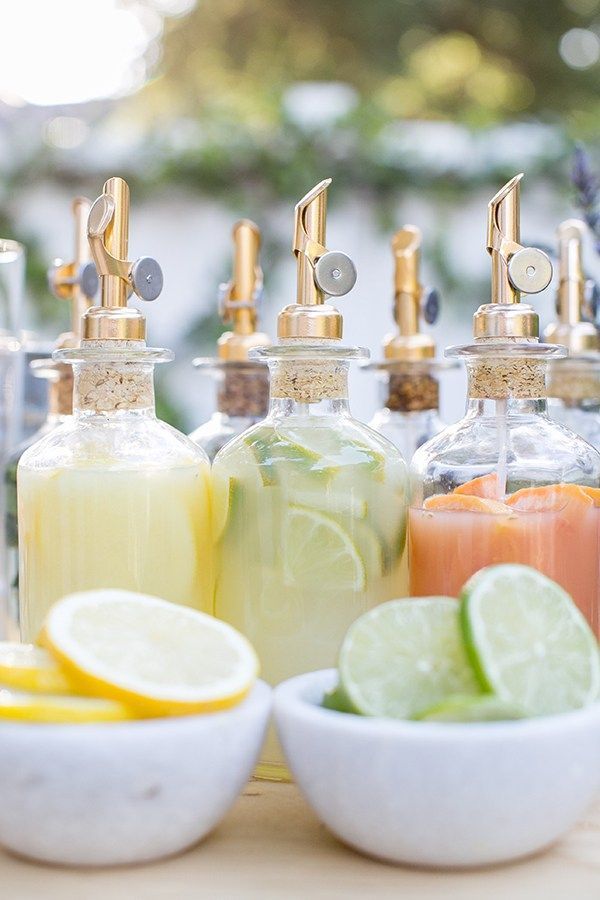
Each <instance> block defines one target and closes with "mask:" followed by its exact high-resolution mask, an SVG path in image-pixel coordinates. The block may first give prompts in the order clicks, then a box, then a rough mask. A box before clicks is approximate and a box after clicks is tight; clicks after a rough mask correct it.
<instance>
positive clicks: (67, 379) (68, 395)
mask: <svg viewBox="0 0 600 900" xmlns="http://www.w3.org/2000/svg"><path fill="white" fill-rule="evenodd" d="M89 211H90V201H89V200H88V199H87V198H85V197H76V198H75V200H74V201H73V204H72V212H73V218H74V225H75V229H74V230H75V255H74V260H73V262H71V263H64V262H63V260H61V259H57V260H55V261H54V263H53V265H52V267H51V268H50V270H49V272H48V280H49V284H50V288H51V290H52V292H53V293H54V295H55V297H57V298H58V299H59V300H67V301H68V302H69V303H70V305H71V331H68V332H66V333H65V334H61V335H60V336H59V338H58V339H57V341H56V347H57V348H59V349H60V348H64V347H74V346H77V345H78V343H79V340H80V337H81V321H82V316H83V315H84V313H85V311H86V310H87V309H88V307H89V306H91V304H92V302H93V298H94V295H95V294H96V292H97V290H98V275H97V273H96V267H95V266H94V263H93V262H92V261H91V258H90V251H89V244H88V240H87V230H86V229H87V217H88V214H89ZM29 369H30V373H31V376H32V377H34V378H37V379H42V380H44V381H45V382H46V383H47V385H48V388H47V414H46V417H45V419H44V421H43V422H42V424H41V425H40V427H39V428H38V429H37V430H36V431H34V432H33V434H29V435H27V436H26V437H25V438H24V440H23V441H22V442H21V443H20V444H19V446H18V447H17V448H16V449H15V450H14V451H13V452H12V453H11V454H10V455H9V457H8V461H7V463H6V467H5V470H4V486H5V491H6V516H5V536H6V551H7V579H8V634H9V636H10V637H11V638H12V639H14V640H17V639H18V635H19V630H20V629H19V540H18V526H17V467H18V464H19V460H20V459H21V456H22V455H23V453H24V452H25V450H27V448H28V447H31V446H32V445H33V444H35V443H36V442H37V441H39V440H41V439H42V438H43V437H45V436H46V435H47V434H50V432H51V431H53V430H54V429H55V428H58V426H59V425H63V424H64V423H66V422H68V421H69V420H70V417H71V414H72V412H73V369H72V367H71V366H69V365H65V364H62V363H56V362H53V361H52V360H51V359H49V358H39V357H38V358H35V359H33V360H32V361H31V362H30V363H29Z"/></svg>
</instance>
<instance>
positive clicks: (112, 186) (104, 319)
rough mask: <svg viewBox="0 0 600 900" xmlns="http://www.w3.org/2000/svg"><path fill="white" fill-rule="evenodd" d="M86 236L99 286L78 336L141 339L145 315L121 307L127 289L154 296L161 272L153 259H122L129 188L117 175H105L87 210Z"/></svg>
mask: <svg viewBox="0 0 600 900" xmlns="http://www.w3.org/2000/svg"><path fill="white" fill-rule="evenodd" d="M87 236H88V240H89V244H90V251H91V254H92V257H93V259H94V262H95V263H96V269H97V271H98V275H99V276H100V282H101V285H102V292H101V305H100V306H94V307H92V308H91V309H88V310H87V312H86V313H85V315H84V317H83V333H82V338H83V340H101V341H105V340H125V341H143V340H145V338H146V319H145V317H144V316H143V315H142V313H141V312H140V311H139V310H137V309H134V308H133V307H129V306H127V301H128V298H129V296H130V295H131V293H132V292H134V293H135V294H136V295H137V296H138V297H139V298H140V300H156V298H157V297H158V296H159V294H160V292H161V291H162V287H163V274H162V270H161V268H160V266H159V264H158V262H157V261H156V260H155V259H152V258H151V257H149V256H142V257H140V258H139V259H137V260H135V261H134V262H130V261H129V260H128V259H127V255H128V241H129V187H128V185H127V182H125V181H124V180H123V179H122V178H109V179H108V181H107V182H106V183H105V185H104V188H103V192H102V194H101V195H100V197H98V199H97V200H95V202H94V203H93V205H92V208H91V209H90V213H89V217H88V223H87Z"/></svg>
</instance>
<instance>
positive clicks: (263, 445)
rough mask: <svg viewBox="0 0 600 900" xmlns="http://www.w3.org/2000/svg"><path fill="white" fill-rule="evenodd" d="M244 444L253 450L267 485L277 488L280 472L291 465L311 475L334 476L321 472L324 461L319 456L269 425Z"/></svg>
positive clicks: (246, 437)
mask: <svg viewBox="0 0 600 900" xmlns="http://www.w3.org/2000/svg"><path fill="white" fill-rule="evenodd" d="M243 440H244V443H245V444H246V445H247V446H248V447H249V448H250V449H251V450H252V452H253V453H254V456H255V457H256V460H257V462H258V463H259V466H260V475H261V478H262V482H263V484H264V485H274V484H277V483H278V482H279V481H280V474H281V472H280V469H281V468H282V467H287V466H288V465H289V464H292V465H293V466H294V467H295V468H296V469H298V470H300V471H306V472H310V473H311V474H315V475H320V476H321V477H323V476H324V475H326V476H327V477H329V475H330V474H331V473H330V472H329V471H328V470H327V469H323V468H321V469H319V468H318V464H319V463H320V461H321V457H320V455H319V453H317V452H316V451H314V450H310V449H309V448H308V447H303V446H302V445H300V444H297V443H295V442H294V441H291V440H289V439H288V438H287V437H286V436H284V435H282V434H280V433H279V432H278V431H276V430H275V429H274V428H272V427H271V426H268V425H260V426H258V427H255V428H253V429H252V430H251V431H249V432H248V433H247V434H246V436H245V437H244V439H243Z"/></svg>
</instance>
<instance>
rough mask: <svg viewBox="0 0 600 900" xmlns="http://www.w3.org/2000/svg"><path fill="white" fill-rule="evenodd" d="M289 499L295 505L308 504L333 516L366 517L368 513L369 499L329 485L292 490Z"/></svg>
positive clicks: (311, 507) (310, 507) (309, 506)
mask: <svg viewBox="0 0 600 900" xmlns="http://www.w3.org/2000/svg"><path fill="white" fill-rule="evenodd" d="M288 500H289V502H290V503H291V504H292V505H293V506H306V507H308V508H309V509H317V510H319V511H320V512H326V513H329V514H330V515H332V516H350V517H351V518H353V519H364V518H366V515H367V501H366V500H365V499H364V498H363V497H358V496H356V494H355V493H354V494H353V493H351V492H350V491H342V490H333V489H332V488H331V487H329V486H325V487H323V486H319V487H312V488H309V487H307V488H306V489H303V488H299V489H293V490H290V491H289V494H288Z"/></svg>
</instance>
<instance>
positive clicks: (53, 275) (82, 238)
mask: <svg viewBox="0 0 600 900" xmlns="http://www.w3.org/2000/svg"><path fill="white" fill-rule="evenodd" d="M90 205H91V204H90V201H89V200H88V199H87V197H76V198H75V200H73V205H72V211H73V218H74V224H75V253H74V258H73V261H72V262H70V263H65V262H64V261H63V260H62V259H55V260H54V263H53V264H52V266H51V267H50V269H49V270H48V283H49V285H50V289H51V291H52V292H53V294H54V296H55V297H58V299H59V300H68V301H70V303H71V331H70V333H67V334H64V335H61V336H60V338H59V340H58V345H59V346H72V345H74V344H77V342H78V341H79V339H80V338H81V324H82V318H83V316H84V314H85V312H86V310H87V309H88V308H89V307H90V306H91V305H92V303H93V300H94V297H95V295H96V294H97V292H98V285H99V281H98V273H97V272H96V266H95V265H94V263H93V262H92V259H91V254H90V245H89V243H88V239H87V219H88V215H89V211H90Z"/></svg>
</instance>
